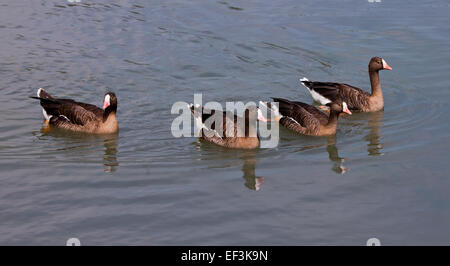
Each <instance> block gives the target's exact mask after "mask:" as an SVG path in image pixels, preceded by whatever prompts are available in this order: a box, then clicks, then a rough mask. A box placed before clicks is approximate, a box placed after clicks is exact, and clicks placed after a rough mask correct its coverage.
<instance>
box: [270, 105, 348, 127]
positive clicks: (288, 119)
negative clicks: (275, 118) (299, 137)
mask: <svg viewBox="0 0 450 266" xmlns="http://www.w3.org/2000/svg"><path fill="white" fill-rule="evenodd" d="M272 99H273V100H274V101H275V102H277V103H278V104H279V117H280V120H279V123H280V124H281V125H283V126H284V127H286V128H288V129H290V130H292V131H295V132H297V133H300V134H303V135H310V136H328V135H334V134H336V130H337V121H338V117H339V114H340V113H342V112H345V113H348V114H351V112H350V111H349V110H348V108H347V104H346V103H345V102H340V103H335V102H331V103H328V104H327V105H328V106H330V110H331V111H330V115H329V116H327V115H326V114H325V113H323V112H322V111H320V110H319V109H317V108H316V107H314V106H312V105H309V104H306V103H302V102H295V101H290V100H286V99H282V98H272Z"/></svg>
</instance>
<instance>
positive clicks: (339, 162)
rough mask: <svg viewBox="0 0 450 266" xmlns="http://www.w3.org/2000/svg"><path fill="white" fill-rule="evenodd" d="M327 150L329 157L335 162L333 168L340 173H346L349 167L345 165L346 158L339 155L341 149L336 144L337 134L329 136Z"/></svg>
mask: <svg viewBox="0 0 450 266" xmlns="http://www.w3.org/2000/svg"><path fill="white" fill-rule="evenodd" d="M327 152H328V158H330V161H332V162H333V167H332V168H331V169H332V170H333V171H334V172H336V173H338V174H344V173H346V172H347V171H348V168H347V167H345V166H344V165H343V163H344V161H345V158H341V157H339V151H338V148H337V146H336V135H334V136H330V137H328V138H327Z"/></svg>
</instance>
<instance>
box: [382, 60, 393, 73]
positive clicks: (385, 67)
mask: <svg viewBox="0 0 450 266" xmlns="http://www.w3.org/2000/svg"><path fill="white" fill-rule="evenodd" d="M382 61H383V69H387V70H392V67H390V66H389V65H388V64H387V63H386V61H384V59H382Z"/></svg>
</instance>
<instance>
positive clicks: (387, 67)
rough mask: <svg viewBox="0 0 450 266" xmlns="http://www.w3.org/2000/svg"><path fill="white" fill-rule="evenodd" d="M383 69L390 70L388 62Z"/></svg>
mask: <svg viewBox="0 0 450 266" xmlns="http://www.w3.org/2000/svg"><path fill="white" fill-rule="evenodd" d="M384 69H387V70H392V67H390V66H389V65H388V64H385V66H384Z"/></svg>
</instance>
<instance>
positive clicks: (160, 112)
mask: <svg viewBox="0 0 450 266" xmlns="http://www.w3.org/2000/svg"><path fill="white" fill-rule="evenodd" d="M330 2H331V1H330ZM330 2H328V1H305V2H304V3H300V2H299V1H294V0H285V1H264V3H256V2H253V1H227V2H224V1H149V2H142V1H116V2H115V3H112V2H111V1H106V0H102V1H97V0H94V1H87V0H81V3H70V2H67V1H64V0H54V1H1V4H0V38H1V42H0V62H1V63H0V77H1V82H0V92H1V100H2V101H1V102H2V104H1V105H0V121H1V124H0V182H1V188H0V244H2V245H5V244H12V245H29V244H39V245H64V244H65V241H66V240H67V239H68V238H70V237H77V238H79V239H80V241H81V243H82V245H111V244H114V245H122V244H124V245H166V244H167V245H186V244H194V245H213V244H226V245H234V244H248V245H255V244H262V245H285V244H289V245H305V244H307V245H319V244H327V245H329V244H331V245H336V244H339V245H340V244H343V245H364V244H365V243H366V241H367V239H368V238H371V237H376V238H379V239H380V241H381V243H382V244H384V245H404V244H406V245H411V244H426V245H428V244H448V243H450V230H449V229H450V226H449V225H450V200H449V197H448V195H449V194H448V191H449V189H450V181H449V174H448V150H449V148H450V144H449V143H450V142H449V141H450V138H449V134H448V131H449V130H450V126H449V122H450V121H449V120H450V119H449V117H448V115H447V111H448V99H449V96H450V92H449V91H450V90H449V87H448V83H449V78H448V73H449V71H450V65H449V62H450V51H449V49H448V47H449V44H450V37H449V36H450V34H449V33H450V26H449V25H450V23H449V17H448V12H449V11H450V5H449V4H448V3H447V2H446V1H443V0H442V1H423V0H422V1H408V2H405V1H387V0H386V1H384V0H382V2H381V3H369V2H368V1H364V0H346V1H343V0H341V1H336V2H335V3H333V2H331V3H330ZM372 56H381V57H383V58H384V59H385V60H386V61H387V62H388V63H389V65H391V66H392V67H393V71H383V72H381V73H380V77H381V83H382V87H383V92H384V96H385V105H386V106H385V110H384V112H379V113H373V114H355V115H353V116H351V117H349V118H344V119H341V120H340V124H339V130H338V134H337V136H336V137H334V138H333V137H330V138H314V137H304V136H298V135H296V134H294V133H292V132H289V131H287V130H286V129H283V128H281V130H280V135H281V141H280V145H279V146H278V147H277V148H274V149H258V150H254V151H236V150H227V149H223V148H220V147H216V146H214V145H211V144H208V143H202V142H199V141H197V140H196V139H195V138H179V139H176V138H174V137H172V135H171V134H170V125H171V123H172V120H173V119H174V118H175V117H176V115H172V114H170V108H171V106H172V104H173V103H174V102H176V101H186V102H192V101H193V97H194V93H203V101H204V102H206V101H212V100H214V101H218V102H221V103H225V102H226V101H237V100H241V101H244V102H246V101H254V100H268V99H269V97H271V96H278V97H285V98H289V99H298V100H301V101H305V102H311V97H310V96H309V95H308V93H307V92H306V90H305V89H304V88H303V87H302V86H300V85H299V82H298V79H299V78H300V77H303V76H306V77H308V78H309V79H312V80H327V81H341V82H347V83H350V84H352V85H356V86H359V87H362V88H364V89H366V90H367V89H368V88H369V86H370V85H369V80H368V74H367V64H368V62H369V59H370V58H371V57H372ZM39 87H43V88H45V89H47V90H48V91H49V92H50V93H52V94H54V95H55V96H60V97H71V98H74V99H77V100H81V101H84V102H89V103H94V104H97V105H101V103H102V96H103V94H104V93H105V92H106V91H108V90H113V91H115V92H116V94H117V96H118V101H119V107H118V108H119V109H118V119H119V126H120V132H119V134H118V135H117V136H115V135H113V136H83V135H77V134H70V133H67V132H61V131H50V132H46V131H45V130H43V129H42V128H43V121H42V114H41V110H40V107H39V105H38V103H37V102H36V101H35V100H32V99H29V98H28V97H29V96H32V95H34V94H35V92H36V90H37V88H39Z"/></svg>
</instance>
